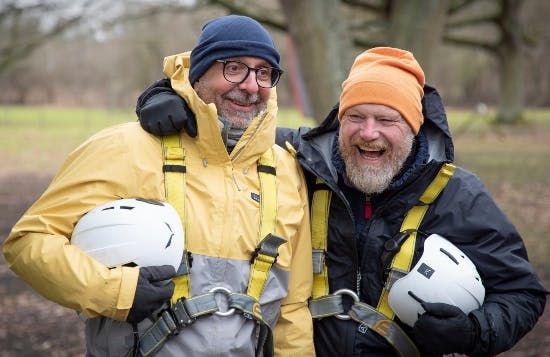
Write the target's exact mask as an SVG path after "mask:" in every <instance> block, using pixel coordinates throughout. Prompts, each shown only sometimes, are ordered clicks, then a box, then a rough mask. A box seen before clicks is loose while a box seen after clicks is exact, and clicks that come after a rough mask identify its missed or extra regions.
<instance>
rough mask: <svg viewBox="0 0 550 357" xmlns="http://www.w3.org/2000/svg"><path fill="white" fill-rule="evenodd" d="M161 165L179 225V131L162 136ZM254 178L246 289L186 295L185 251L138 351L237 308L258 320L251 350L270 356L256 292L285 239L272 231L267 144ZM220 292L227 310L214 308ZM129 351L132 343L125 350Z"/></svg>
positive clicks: (271, 162)
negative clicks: (256, 195)
mask: <svg viewBox="0 0 550 357" xmlns="http://www.w3.org/2000/svg"><path fill="white" fill-rule="evenodd" d="M162 145H163V160H164V163H163V171H164V173H165V175H164V178H165V189H166V197H167V200H168V202H170V203H171V204H172V205H173V206H174V207H175V208H176V210H177V211H178V214H179V216H180V218H181V221H182V223H183V226H184V228H185V221H186V220H185V173H186V167H185V151H184V149H183V147H182V145H181V137H180V135H170V136H165V137H162ZM257 171H258V176H259V181H260V222H259V229H258V245H257V247H256V249H255V250H254V252H253V254H252V257H251V260H250V263H251V267H250V276H249V282H248V288H247V293H246V294H242V293H237V292H231V291H229V290H228V289H226V288H222V287H219V288H214V289H212V290H211V291H210V292H208V293H206V294H201V295H197V296H192V297H191V296H190V274H189V272H190V268H189V259H188V258H187V252H186V251H185V249H184V252H185V254H184V258H185V259H184V260H185V262H183V261H182V264H181V266H180V269H179V270H178V276H177V277H176V278H174V279H173V280H174V283H175V288H174V294H173V296H172V299H171V306H170V308H167V309H166V310H164V311H162V313H161V314H160V315H159V317H158V318H157V320H156V321H155V323H154V324H153V325H152V326H151V327H150V328H149V329H147V330H146V331H145V332H144V333H143V334H142V335H141V336H140V337H139V351H138V353H137V354H138V355H140V356H152V355H154V354H155V353H156V352H158V351H159V350H160V349H161V348H162V346H163V345H164V343H165V342H166V340H167V339H168V338H169V337H170V336H175V335H177V334H179V333H180V332H181V331H182V330H183V329H184V328H186V327H187V326H189V325H191V324H192V323H193V322H194V321H196V319H197V318H200V317H202V316H208V315H211V314H218V315H221V316H229V315H232V314H233V313H234V312H235V310H239V311H240V312H241V313H242V314H243V316H244V317H245V318H248V319H254V320H256V321H257V322H258V326H259V335H258V345H257V349H256V354H257V355H258V356H259V355H262V356H266V357H269V356H273V334H272V331H271V328H270V327H269V325H268V324H267V323H266V322H265V321H264V319H263V317H262V312H261V308H260V302H259V301H260V297H261V294H262V292H263V290H264V288H265V285H266V282H267V278H268V276H269V271H270V270H271V267H272V266H273V264H275V262H276V261H277V256H278V254H279V253H278V248H279V246H280V245H281V244H283V243H285V242H286V240H285V239H284V238H282V237H279V236H277V235H275V234H274V233H273V232H275V225H276V219H277V187H276V166H275V159H274V152H273V149H269V150H267V151H266V152H265V153H264V154H263V155H262V156H261V157H260V160H259V162H258V167H257ZM219 293H222V294H224V295H225V296H226V299H227V302H228V310H227V311H223V312H222V311H219V308H218V305H217V302H216V299H215V295H216V294H219ZM132 354H134V351H133V349H131V350H130V351H128V354H127V355H132Z"/></svg>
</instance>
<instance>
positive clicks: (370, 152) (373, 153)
mask: <svg viewBox="0 0 550 357" xmlns="http://www.w3.org/2000/svg"><path fill="white" fill-rule="evenodd" d="M357 151H359V154H360V155H361V156H362V157H364V158H367V159H378V158H380V157H382V156H383V155H384V153H385V152H386V150H385V149H380V148H361V147H359V146H357Z"/></svg>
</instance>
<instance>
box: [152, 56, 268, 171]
mask: <svg viewBox="0 0 550 357" xmlns="http://www.w3.org/2000/svg"><path fill="white" fill-rule="evenodd" d="M190 54H191V52H184V53H180V54H177V55H172V56H168V57H166V58H165V59H164V68H163V71H164V74H165V75H166V76H167V77H168V78H170V83H171V86H172V88H173V89H174V90H175V91H176V93H178V95H180V96H181V97H182V98H183V99H184V100H185V101H186V102H187V104H188V105H189V107H190V108H191V110H192V111H193V112H194V113H195V115H196V117H197V118H198V120H197V127H198V136H197V139H198V143H197V145H199V146H200V147H201V151H202V152H203V153H204V154H205V156H207V157H209V160H212V159H215V160H222V159H223V158H225V159H227V158H228V157H231V158H232V160H236V159H237V158H238V160H239V161H240V162H242V160H245V161H246V162H248V161H250V160H254V161H256V160H257V157H258V155H260V154H262V153H264V152H265V151H266V150H267V149H269V148H270V147H271V146H272V145H273V144H274V143H275V126H276V115H277V93H276V90H275V88H272V89H271V93H270V97H269V100H268V103H267V108H266V110H265V111H264V112H262V113H261V114H259V115H258V116H257V117H256V118H254V119H253V120H252V122H251V123H250V125H249V126H248V128H247V129H246V130H245V132H244V133H243V135H242V136H241V138H240V140H239V141H238V143H237V145H236V146H235V148H234V149H233V150H232V152H231V154H230V156H228V155H229V154H227V155H221V153H220V151H224V152H226V153H227V150H226V149H225V144H224V143H223V140H222V137H221V134H220V127H219V121H218V113H217V110H216V106H215V105H214V104H213V103H210V104H206V103H205V102H203V101H202V99H201V98H200V97H199V96H198V95H197V93H196V92H195V90H194V89H193V87H192V85H191V83H190V82H189V79H188V77H189V65H190Z"/></svg>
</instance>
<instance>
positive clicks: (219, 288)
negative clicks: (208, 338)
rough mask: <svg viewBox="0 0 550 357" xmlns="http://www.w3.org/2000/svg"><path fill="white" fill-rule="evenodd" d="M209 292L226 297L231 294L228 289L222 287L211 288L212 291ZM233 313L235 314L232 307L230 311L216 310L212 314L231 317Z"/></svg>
mask: <svg viewBox="0 0 550 357" xmlns="http://www.w3.org/2000/svg"><path fill="white" fill-rule="evenodd" d="M209 292H211V293H214V294H215V293H217V292H222V293H225V294H224V295H226V296H227V295H229V294H231V290H229V289H228V288H224V287H223V286H217V287H215V288H212V289H210V291H209ZM234 313H235V308H233V307H232V308H231V309H229V310H227V311H219V310H218V311H216V312H214V314H215V315H218V316H231V315H233V314H234Z"/></svg>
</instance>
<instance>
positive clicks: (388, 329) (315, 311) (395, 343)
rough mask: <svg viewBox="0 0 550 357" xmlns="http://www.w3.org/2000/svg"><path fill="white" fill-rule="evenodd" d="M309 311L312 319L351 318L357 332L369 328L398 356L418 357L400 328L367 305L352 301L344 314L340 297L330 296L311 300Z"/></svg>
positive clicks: (412, 345) (412, 344)
mask: <svg viewBox="0 0 550 357" xmlns="http://www.w3.org/2000/svg"><path fill="white" fill-rule="evenodd" d="M344 295H345V294H344ZM309 310H310V312H311V315H312V317H313V318H314V319H319V318H323V317H328V316H335V318H339V319H343V320H347V319H350V318H351V319H352V320H354V321H355V322H358V323H359V327H358V329H359V332H362V333H365V331H366V329H367V328H370V329H371V330H373V331H374V332H376V333H377V334H379V335H380V336H382V337H383V338H384V339H385V340H386V341H388V342H389V343H390V344H391V345H392V347H393V348H394V349H395V350H396V351H397V353H398V354H399V355H400V356H406V357H412V356H420V353H419V352H418V350H417V348H416V346H415V345H414V343H413V342H412V341H411V339H410V338H409V337H408V336H407V334H406V333H405V332H404V331H403V330H402V329H401V327H399V325H397V324H396V323H395V322H393V321H392V320H390V319H388V318H387V317H386V316H384V315H383V314H381V313H380V312H378V311H377V310H376V309H375V308H374V307H372V306H370V305H368V304H365V303H363V302H360V301H354V302H353V304H352V306H351V309H350V310H349V311H347V312H346V311H344V308H343V304H342V295H335V294H331V295H326V296H322V297H320V298H318V299H313V300H311V301H310V303H309Z"/></svg>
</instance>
